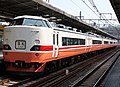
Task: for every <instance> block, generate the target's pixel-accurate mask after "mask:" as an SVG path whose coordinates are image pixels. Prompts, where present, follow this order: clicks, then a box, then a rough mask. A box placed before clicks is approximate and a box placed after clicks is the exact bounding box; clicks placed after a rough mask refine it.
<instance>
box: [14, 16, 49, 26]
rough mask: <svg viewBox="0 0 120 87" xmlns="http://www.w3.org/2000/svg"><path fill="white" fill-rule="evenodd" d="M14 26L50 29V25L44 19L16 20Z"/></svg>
mask: <svg viewBox="0 0 120 87" xmlns="http://www.w3.org/2000/svg"><path fill="white" fill-rule="evenodd" d="M14 25H28V26H39V27H50V25H49V24H48V23H47V21H45V20H42V19H30V18H20V19H15V20H14Z"/></svg>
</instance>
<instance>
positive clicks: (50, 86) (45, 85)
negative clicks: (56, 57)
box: [10, 49, 120, 87]
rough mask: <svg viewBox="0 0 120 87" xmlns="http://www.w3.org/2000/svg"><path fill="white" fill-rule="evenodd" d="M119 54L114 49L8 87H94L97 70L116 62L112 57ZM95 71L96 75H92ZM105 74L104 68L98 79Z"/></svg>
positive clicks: (96, 81) (96, 82)
mask: <svg viewBox="0 0 120 87" xmlns="http://www.w3.org/2000/svg"><path fill="white" fill-rule="evenodd" d="M110 54H111V55H110ZM119 54H120V52H119V50H118V49H114V50H111V51H109V52H107V53H102V54H99V55H97V56H95V57H93V58H90V59H87V60H85V61H83V62H80V63H77V64H75V65H73V66H70V67H67V68H65V69H62V70H60V71H57V72H55V73H52V74H50V75H48V76H46V77H43V78H34V79H33V78H29V79H27V80H24V81H21V82H19V83H16V84H14V85H11V86H10V87H18V86H19V87H23V86H24V87H77V86H88V85H89V86H91V85H92V86H94V87H95V86H96V85H97V84H98V83H99V81H100V79H99V81H98V80H96V79H98V78H97V77H96V75H97V74H98V73H99V72H100V71H98V69H100V68H101V67H102V66H103V67H106V66H108V67H110V63H112V62H113V61H115V60H116V59H114V58H112V57H113V56H115V55H116V56H118V55H119ZM101 56H102V57H101ZM109 60H111V61H112V62H111V61H109ZM107 61H109V64H107V65H105V63H106V62H107ZM97 71H98V73H97V74H94V73H95V72H97ZM101 71H102V69H101ZM105 72H107V70H106V68H105V69H104V70H103V72H102V75H101V74H100V76H99V78H102V77H101V76H104V73H105ZM78 77H79V78H78ZM90 77H91V78H94V77H96V79H94V83H93V82H91V81H90V80H89V78H90ZM94 84H95V85H94Z"/></svg>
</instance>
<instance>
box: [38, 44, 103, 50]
mask: <svg viewBox="0 0 120 87" xmlns="http://www.w3.org/2000/svg"><path fill="white" fill-rule="evenodd" d="M91 46H102V45H89V46H74V47H73V46H71V47H70V46H69V47H63V48H59V50H61V49H71V48H82V47H83V48H84V47H91ZM103 46H104V45H103ZM55 49H56V48H55ZM52 50H53V46H52V45H51V46H40V51H52Z"/></svg>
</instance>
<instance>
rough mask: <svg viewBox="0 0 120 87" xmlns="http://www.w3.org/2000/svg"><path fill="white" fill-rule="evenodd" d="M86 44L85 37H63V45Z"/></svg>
mask: <svg viewBox="0 0 120 87" xmlns="http://www.w3.org/2000/svg"><path fill="white" fill-rule="evenodd" d="M67 45H85V39H78V38H68V37H62V46H67Z"/></svg>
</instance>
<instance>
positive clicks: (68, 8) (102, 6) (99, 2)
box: [49, 0, 117, 19]
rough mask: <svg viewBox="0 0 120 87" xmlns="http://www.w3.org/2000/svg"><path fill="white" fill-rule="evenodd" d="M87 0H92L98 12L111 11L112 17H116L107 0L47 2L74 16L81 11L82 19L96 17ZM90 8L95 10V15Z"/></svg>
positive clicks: (53, 0) (56, 0) (97, 16)
mask: <svg viewBox="0 0 120 87" xmlns="http://www.w3.org/2000/svg"><path fill="white" fill-rule="evenodd" d="M89 1H94V4H95V6H96V7H97V9H98V10H99V12H100V13H112V18H113V19H117V18H116V15H115V13H114V10H113V8H112V6H111V4H110V2H109V0H50V2H49V3H50V4H51V5H53V6H55V7H57V8H59V9H61V10H63V11H65V12H67V13H69V14H71V15H74V16H79V13H80V11H81V12H82V16H84V19H98V18H99V14H98V13H97V12H96V10H95V9H94V8H93V6H92V5H91V4H90V2H89ZM85 3H86V4H85ZM87 5H88V6H89V7H88V6H87ZM91 9H92V10H93V11H94V12H96V14H97V15H96V14H95V13H94V12H93V11H92V10H91ZM105 16H106V18H111V16H110V15H108V14H106V15H105Z"/></svg>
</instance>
